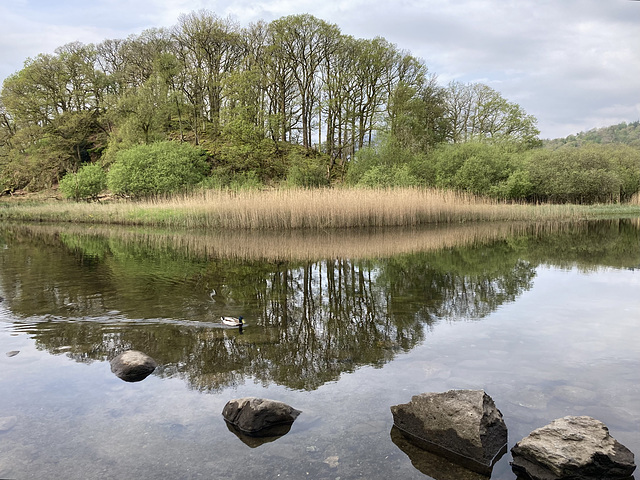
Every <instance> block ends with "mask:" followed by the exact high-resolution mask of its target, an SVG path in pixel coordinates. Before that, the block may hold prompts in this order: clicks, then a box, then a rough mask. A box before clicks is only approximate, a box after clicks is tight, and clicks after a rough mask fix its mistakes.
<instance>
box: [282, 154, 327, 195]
mask: <svg viewBox="0 0 640 480" xmlns="http://www.w3.org/2000/svg"><path fill="white" fill-rule="evenodd" d="M321 157H322V155H317V154H316V155H314V154H312V153H311V152H302V151H300V150H298V149H291V151H290V152H289V154H288V155H287V163H288V165H289V166H288V169H287V176H286V185H287V186H289V187H304V188H311V187H326V186H328V185H329V179H328V177H327V165H326V162H323V161H322V160H321Z"/></svg>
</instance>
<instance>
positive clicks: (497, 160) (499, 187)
mask: <svg viewBox="0 0 640 480" xmlns="http://www.w3.org/2000/svg"><path fill="white" fill-rule="evenodd" d="M518 152H519V149H518V147H517V146H514V145H512V144H491V143H486V142H479V141H475V142H467V143H461V144H449V145H443V146H440V147H439V148H437V149H436V150H434V151H433V152H432V153H431V154H430V155H429V158H430V159H431V162H432V163H433V165H434V169H435V181H436V186H438V187H440V188H453V189H456V190H461V191H467V192H471V193H474V194H479V195H491V196H497V197H506V198H518V197H519V191H520V189H519V188H515V185H514V184H515V183H516V180H517V179H518V178H519V177H517V176H516V177H513V178H512V179H511V183H509V178H510V177H511V176H512V175H513V174H514V173H515V172H516V171H517V169H518ZM511 195H518V196H517V197H511Z"/></svg>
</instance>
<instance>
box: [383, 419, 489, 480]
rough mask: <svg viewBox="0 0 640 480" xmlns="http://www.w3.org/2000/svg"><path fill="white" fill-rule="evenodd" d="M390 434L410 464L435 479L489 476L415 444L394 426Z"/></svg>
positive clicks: (464, 479)
mask: <svg viewBox="0 0 640 480" xmlns="http://www.w3.org/2000/svg"><path fill="white" fill-rule="evenodd" d="M390 435H391V440H392V441H393V443H394V444H395V445H396V446H397V447H398V448H399V449H400V450H402V452H404V453H405V454H406V455H407V456H408V457H409V459H410V460H411V464H412V465H413V466H414V467H415V468H416V469H417V470H419V471H420V472H422V473H424V474H425V475H428V476H429V477H432V478H433V479H435V480H487V479H488V478H489V477H488V476H485V475H482V474H480V473H477V472H473V471H471V470H467V469H466V468H464V467H461V466H460V465H458V464H456V463H454V462H451V461H450V460H448V459H446V458H445V457H441V456H439V455H436V454H434V453H431V452H428V451H426V450H423V449H422V448H419V447H417V446H415V445H414V444H412V443H411V442H409V440H407V439H406V438H405V436H404V435H403V434H402V432H401V431H400V429H399V428H397V427H395V426H394V427H392V428H391V433H390Z"/></svg>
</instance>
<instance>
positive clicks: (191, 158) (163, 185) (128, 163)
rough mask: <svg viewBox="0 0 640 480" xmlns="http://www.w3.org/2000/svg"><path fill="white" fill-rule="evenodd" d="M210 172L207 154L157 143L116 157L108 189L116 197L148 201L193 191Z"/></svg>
mask: <svg viewBox="0 0 640 480" xmlns="http://www.w3.org/2000/svg"><path fill="white" fill-rule="evenodd" d="M208 170H209V165H208V163H207V161H206V153H205V152H204V151H203V150H202V149H200V148H197V147H193V146H191V145H189V144H186V143H175V142H157V143H152V144H150V145H139V146H136V147H133V148H129V149H127V150H121V151H119V152H118V153H117V154H116V162H115V163H114V164H113V165H112V166H111V169H110V170H109V173H108V175H107V186H108V187H109V190H111V192H113V193H114V194H116V195H130V196H133V197H145V196H152V195H159V194H166V193H172V192H176V191H180V190H184V189H187V188H189V187H193V186H194V185H196V184H197V183H199V182H200V181H202V180H203V179H204V176H205V174H206V173H207V172H208Z"/></svg>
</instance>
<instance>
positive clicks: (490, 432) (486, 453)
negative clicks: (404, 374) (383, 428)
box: [391, 390, 507, 475]
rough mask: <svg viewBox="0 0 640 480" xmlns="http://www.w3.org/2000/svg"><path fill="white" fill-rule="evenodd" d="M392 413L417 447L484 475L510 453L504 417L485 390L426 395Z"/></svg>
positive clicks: (404, 432) (393, 408) (394, 409)
mask: <svg viewBox="0 0 640 480" xmlns="http://www.w3.org/2000/svg"><path fill="white" fill-rule="evenodd" d="M391 413H392V414H393V422H394V424H395V426H396V427H397V428H398V429H400V431H401V432H402V433H403V435H405V437H406V438H407V439H408V440H409V441H411V442H412V443H413V444H414V445H416V446H419V447H420V448H423V449H425V450H428V451H430V452H432V453H435V454H437V455H441V456H443V457H445V458H447V459H448V460H450V461H452V462H454V463H456V464H458V465H461V466H463V467H464V468H467V469H469V470H472V471H474V472H478V473H481V474H483V475H490V474H491V470H492V469H493V465H494V464H495V463H496V462H497V461H498V460H499V459H500V457H501V456H502V455H503V454H504V453H505V452H506V450H507V426H506V425H505V423H504V420H503V418H502V413H500V410H498V409H497V408H496V405H495V403H494V402H493V400H492V399H491V397H490V396H489V395H487V394H486V393H485V392H484V391H482V390H451V391H448V392H444V393H422V394H420V395H415V396H414V397H412V398H411V401H410V402H409V403H405V404H401V405H395V406H393V407H391Z"/></svg>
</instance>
